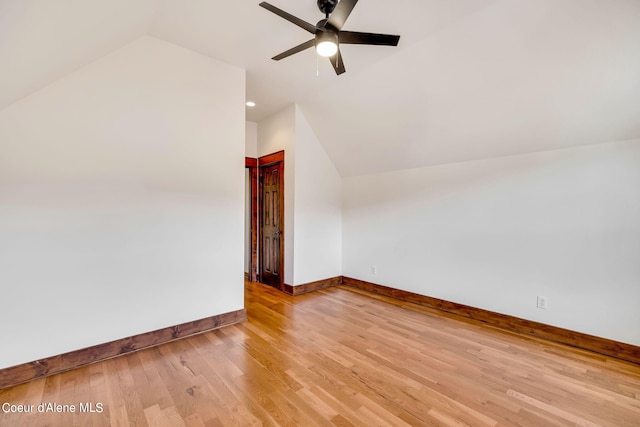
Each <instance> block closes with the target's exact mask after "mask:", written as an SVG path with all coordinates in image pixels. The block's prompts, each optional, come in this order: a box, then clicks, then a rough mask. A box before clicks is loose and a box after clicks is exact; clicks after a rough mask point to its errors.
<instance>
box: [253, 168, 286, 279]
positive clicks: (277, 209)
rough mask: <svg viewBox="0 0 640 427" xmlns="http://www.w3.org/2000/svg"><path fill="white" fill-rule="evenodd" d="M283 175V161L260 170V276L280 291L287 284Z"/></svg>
mask: <svg viewBox="0 0 640 427" xmlns="http://www.w3.org/2000/svg"><path fill="white" fill-rule="evenodd" d="M283 173H284V162H283V161H279V162H276V163H272V164H268V165H265V166H260V195H261V199H262V201H261V204H260V205H261V215H260V216H261V221H260V228H261V230H260V236H261V239H260V243H261V246H262V248H261V251H260V252H261V255H262V256H261V262H260V263H259V264H260V275H261V281H262V283H265V284H267V285H270V286H273V287H275V288H278V289H282V288H283V284H284V276H283V274H284V272H283V271H282V269H283V265H284V259H283V258H284V233H283V231H284V214H283V208H284V203H283V200H284V199H283V195H282V191H283V187H284V185H283V184H284V175H283Z"/></svg>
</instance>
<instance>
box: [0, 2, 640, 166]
mask: <svg viewBox="0 0 640 427" xmlns="http://www.w3.org/2000/svg"><path fill="white" fill-rule="evenodd" d="M270 2H271V3H272V4H274V5H275V6H277V7H280V8H282V9H284V10H287V11H288V12H290V13H292V14H294V15H296V16H299V17H301V18H303V19H305V20H307V21H309V22H312V23H315V22H316V21H318V20H319V19H320V18H322V16H321V15H320V13H319V12H318V10H317V8H316V5H315V1H314V0H270ZM258 3H259V1H258V0H234V1H222V0H134V1H132V0H92V1H87V0H56V1H50V0H0V64H1V65H0V108H4V107H7V106H8V105H10V104H11V103H13V102H15V101H17V100H19V99H20V98H22V97H24V96H27V95H28V94H30V93H32V92H34V91H36V90H38V89H40V88H42V87H44V86H46V85H47V84H49V83H51V82H53V81H55V80H56V79H58V78H60V77H62V76H64V75H65V74H68V73H70V72H72V71H73V70H75V69H78V68H80V67H82V66H84V65H86V64H87V63H89V62H91V61H94V60H96V59H98V58H99V57H101V56H103V55H105V54H107V53H109V52H111V51H113V50H115V49H117V48H119V47H121V46H124V45H125V44H127V43H129V42H131V41H133V40H134V39H136V38H137V37H139V36H141V35H143V34H148V35H152V36H155V37H158V38H160V39H163V40H166V41H169V42H172V43H175V44H177V45H180V46H183V47H185V48H188V49H192V50H194V51H197V52H200V53H202V54H204V55H207V56H210V57H212V58H215V59H218V60H221V61H224V62H227V63H230V64H234V65H236V66H239V67H242V68H244V69H246V70H247V98H250V99H252V100H254V101H255V102H256V103H257V104H258V105H257V107H255V108H254V109H251V110H248V111H247V119H248V120H251V121H257V122H259V121H260V120H263V119H265V118H267V117H269V116H270V115H271V114H273V113H275V112H277V111H278V110H280V109H281V108H283V107H285V106H287V105H289V104H291V103H297V104H299V105H300V106H301V108H302V111H303V112H304V114H305V116H306V118H307V119H308V121H309V122H310V124H311V125H312V127H313V128H314V130H315V132H316V134H317V136H318V138H319V140H320V142H321V143H322V144H323V146H324V148H325V150H326V151H327V153H328V154H329V156H330V157H331V159H332V160H333V162H334V163H335V165H336V167H337V168H338V170H339V171H340V173H341V174H343V175H356V174H363V173H372V172H380V171H385V170H393V169H401V168H410V167H420V166H425V165H434V164H441V163H449V162H458V161H467V160H473V159H480V158H487V157H495V156H504V155H511V154H518V153H526V152H532V151H540V150H550V149H558V148H564V147H571V146H576V145H582V144H592V143H599V142H609V141H619V140H628V139H640V77H639V76H640V1H638V0H531V1H524V0H395V1H393V2H390V1H383V0H360V2H359V3H358V5H357V6H356V8H355V9H354V11H353V14H352V16H351V17H350V18H349V20H348V21H347V23H346V25H345V27H344V28H345V29H347V30H354V31H367V32H369V31H370V32H385V33H392V34H400V35H401V36H402V38H401V40H400V44H399V46H398V47H396V48H389V47H373V46H343V47H342V50H343V57H344V61H345V65H346V68H347V73H346V74H343V75H342V76H336V75H335V74H334V72H333V70H332V69H331V67H330V65H329V63H328V61H326V60H320V61H317V58H316V56H315V53H314V52H313V50H312V49H309V50H307V51H304V52H302V53H300V54H297V55H294V56H292V57H290V58H287V59H285V60H282V61H280V62H275V61H272V60H271V59H270V58H271V57H272V56H274V55H275V54H277V53H280V52H282V51H284V50H286V49H288V48H290V47H292V46H294V45H296V44H299V43H301V42H303V41H305V40H307V39H309V34H308V33H306V32H305V31H303V30H301V29H299V28H297V27H295V26H294V25H292V24H290V23H288V22H286V21H284V20H283V19H281V18H279V17H277V16H275V15H273V14H271V13H269V12H267V11H266V10H264V9H262V8H260V7H258Z"/></svg>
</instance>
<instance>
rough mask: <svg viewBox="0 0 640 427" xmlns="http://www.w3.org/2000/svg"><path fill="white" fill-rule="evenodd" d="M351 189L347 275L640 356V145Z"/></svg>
mask: <svg viewBox="0 0 640 427" xmlns="http://www.w3.org/2000/svg"><path fill="white" fill-rule="evenodd" d="M343 185H344V188H343V192H344V194H343V273H344V275H345V276H350V277H354V278H358V279H362V280H367V281H370V282H374V283H379V284H384V285H388V286H392V287H395V288H399V289H403V290H407V291H411V292H415V293H419V294H423V295H428V296H433V297H436V298H441V299H445V300H448V301H454V302H458V303H462V304H467V305H470V306H474V307H480V308H483V309H487V310H492V311H496V312H499V313H505V314H509V315H513V316H517V317H521V318H525V319H530V320H534V321H538V322H542V323H546V324H550V325H555V326H558V327H563V328H568V329H571V330H575V331H580V332H584V333H588V334H593V335H596V336H600V337H605V338H609V339H613V340H618V341H622V342H626V343H630V344H634V345H640V328H639V327H638V325H640V310H639V309H638V302H639V301H640V286H639V284H640V262H638V260H640V141H638V140H636V141H628V142H621V143H610V144H600V145H594V146H588V147H584V148H573V149H565V150H559V151H551V152H541V153H535V154H529V155H520V156H513V157H504V158H497V159H491V160H484V161H475V162H467V163H458V164H449V165H443V166H436V167H430V168H421V169H411V170H401V171H396V172H390V173H383V174H376V175H367V176H359V177H351V178H346V179H345V180H344V183H343ZM372 266H375V267H376V268H377V274H372V272H371V267H372ZM537 295H542V296H546V297H547V298H548V300H549V308H548V309H547V310H541V309H537V308H536V296H537Z"/></svg>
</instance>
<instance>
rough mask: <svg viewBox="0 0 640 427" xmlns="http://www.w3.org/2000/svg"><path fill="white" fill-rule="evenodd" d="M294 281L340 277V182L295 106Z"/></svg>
mask: <svg viewBox="0 0 640 427" xmlns="http://www.w3.org/2000/svg"><path fill="white" fill-rule="evenodd" d="M295 144H296V150H295V162H296V168H295V180H296V187H295V208H294V209H295V236H294V260H295V263H294V280H293V282H292V283H291V282H288V283H290V284H292V285H294V286H295V285H301V284H304V283H309V282H313V281H316V280H321V279H327V278H331V277H335V276H340V275H341V274H342V201H341V197H342V178H341V177H340V174H339V173H338V171H337V170H336V168H335V166H334V165H333V163H332V162H331V160H330V159H329V156H328V155H327V153H326V152H325V151H324V148H323V147H322V145H321V144H320V141H318V138H317V137H316V135H315V133H314V132H313V130H312V129H311V126H310V125H309V123H308V122H307V119H306V118H305V116H304V114H303V113H302V111H301V110H300V108H299V107H298V106H296V121H295Z"/></svg>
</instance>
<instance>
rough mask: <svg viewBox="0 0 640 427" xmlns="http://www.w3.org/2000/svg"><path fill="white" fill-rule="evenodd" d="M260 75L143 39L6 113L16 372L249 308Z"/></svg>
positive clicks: (5, 191) (5, 265) (3, 233)
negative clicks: (246, 279) (247, 184)
mask: <svg viewBox="0 0 640 427" xmlns="http://www.w3.org/2000/svg"><path fill="white" fill-rule="evenodd" d="M244 78H245V77H244V71H243V70H241V69H238V68H235V67H231V66H228V65H226V64H223V63H220V62H217V61H214V60H211V59H209V58H207V57H204V56H202V55H199V54H196V53H194V52H191V51H188V50H185V49H182V48H180V47H177V46H175V45H171V44H169V43H166V42H163V41H160V40H158V39H154V38H151V37H143V38H140V39H138V40H137V41H135V42H133V43H131V44H129V45H127V46H125V47H124V48H122V49H120V50H118V51H116V52H114V53H112V54H110V55H107V56H106V57H103V58H102V59H100V60H98V61H96V62H94V63H92V64H90V65H88V66H86V67H84V68H82V69H80V70H78V71H76V72H74V73H72V74H69V75H67V76H66V77H64V78H62V79H60V80H58V81H56V82H55V83H53V84H51V85H49V86H47V87H45V88H44V89H42V90H40V91H38V92H35V93H33V94H32V95H30V96H28V97H26V98H23V99H22V100H20V101H19V102H17V103H15V104H13V105H11V106H10V107H8V108H6V109H4V110H2V111H0V286H1V289H2V297H1V300H2V309H1V310H0V324H2V325H5V328H3V334H2V339H3V341H2V348H3V350H2V352H0V368H4V367H8V366H12V365H16V364H20V363H24V362H28V361H31V360H36V359H39V358H43V357H47V356H52V355H55V354H60V353H64V352H68V351H72V350H75V349H79V348H83V347H87V346H91V345H95V344H99V343H103V342H107V341H111V340H114V339H118V338H123V337H126V336H130V335H134V334H139V333H144V332H147V331H151V330H155V329H158V328H163V327H167V326H171V325H175V324H179V323H183V322H188V321H192V320H195V319H200V318H204V317H208V316H213V315H217V314H221V313H225V312H229V311H234V310H239V309H242V308H243V305H244V302H243V281H242V244H243V238H242V236H243V212H244V209H243V194H244V167H243V166H244V151H245V138H244V132H245V120H244V86H245V83H244ZM9 325H11V326H9Z"/></svg>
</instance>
